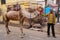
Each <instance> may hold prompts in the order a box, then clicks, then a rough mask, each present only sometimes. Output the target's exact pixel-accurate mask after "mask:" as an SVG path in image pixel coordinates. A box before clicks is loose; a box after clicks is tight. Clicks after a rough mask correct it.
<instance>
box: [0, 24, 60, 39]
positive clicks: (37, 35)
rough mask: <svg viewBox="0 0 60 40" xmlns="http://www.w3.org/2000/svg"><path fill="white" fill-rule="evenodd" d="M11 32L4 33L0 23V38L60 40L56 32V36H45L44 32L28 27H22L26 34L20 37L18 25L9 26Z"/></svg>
mask: <svg viewBox="0 0 60 40" xmlns="http://www.w3.org/2000/svg"><path fill="white" fill-rule="evenodd" d="M9 28H10V30H11V32H10V34H9V35H7V34H6V30H5V27H4V25H3V24H0V40H60V35H59V34H56V37H57V38H53V37H52V36H51V37H49V38H48V37H47V35H46V32H38V31H33V30H29V29H24V33H25V34H26V35H25V36H24V38H20V29H19V28H18V27H12V26H9Z"/></svg>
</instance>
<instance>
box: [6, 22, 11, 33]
mask: <svg viewBox="0 0 60 40" xmlns="http://www.w3.org/2000/svg"><path fill="white" fill-rule="evenodd" d="M5 27H6V31H7V34H9V32H10V30H9V28H8V21H6V22H5Z"/></svg>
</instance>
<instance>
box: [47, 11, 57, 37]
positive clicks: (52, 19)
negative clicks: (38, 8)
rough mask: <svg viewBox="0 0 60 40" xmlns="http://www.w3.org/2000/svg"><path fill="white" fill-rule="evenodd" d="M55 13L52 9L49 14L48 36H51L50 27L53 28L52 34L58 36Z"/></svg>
mask: <svg viewBox="0 0 60 40" xmlns="http://www.w3.org/2000/svg"><path fill="white" fill-rule="evenodd" d="M55 20H56V19H55V14H54V13H53V10H51V11H50V13H49V14H48V23H47V28H48V29H47V35H48V37H50V27H51V29H52V35H53V37H54V38H56V36H55V31H54V25H55Z"/></svg>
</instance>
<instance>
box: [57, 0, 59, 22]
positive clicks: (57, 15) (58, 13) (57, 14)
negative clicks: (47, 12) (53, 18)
mask: <svg viewBox="0 0 60 40" xmlns="http://www.w3.org/2000/svg"><path fill="white" fill-rule="evenodd" d="M59 1H60V0H58V11H57V22H58V23H59V12H60V10H59V9H60V3H59Z"/></svg>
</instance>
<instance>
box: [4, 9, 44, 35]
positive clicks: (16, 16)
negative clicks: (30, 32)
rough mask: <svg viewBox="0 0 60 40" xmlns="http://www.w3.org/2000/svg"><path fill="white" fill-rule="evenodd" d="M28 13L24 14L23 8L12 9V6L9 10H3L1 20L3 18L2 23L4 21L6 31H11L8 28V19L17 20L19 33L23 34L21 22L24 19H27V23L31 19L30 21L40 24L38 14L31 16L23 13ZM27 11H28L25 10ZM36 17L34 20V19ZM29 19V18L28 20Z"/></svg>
mask: <svg viewBox="0 0 60 40" xmlns="http://www.w3.org/2000/svg"><path fill="white" fill-rule="evenodd" d="M24 13H25V15H28V14H26V11H25V10H22V9H20V10H19V11H14V10H13V8H12V10H11V11H9V12H5V13H4V15H3V20H4V23H5V27H6V31H7V34H9V33H10V32H11V31H10V30H9V27H8V23H9V21H10V20H16V21H19V24H20V30H21V35H24V34H23V27H22V26H23V22H24V19H27V20H29V23H30V21H31V23H33V24H34V23H39V24H40V25H42V23H43V22H42V20H41V17H40V15H39V14H36V16H33V15H31V16H33V17H30V16H29V15H28V16H29V17H27V16H25V15H24ZM27 13H29V12H27ZM35 18H36V20H35ZM30 19H31V20H30ZM30 27H32V24H31V25H30Z"/></svg>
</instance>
